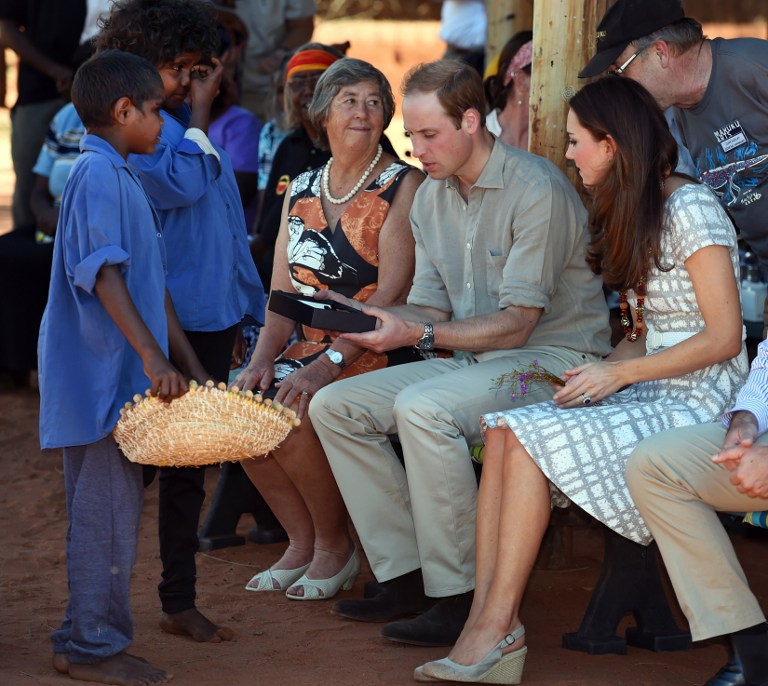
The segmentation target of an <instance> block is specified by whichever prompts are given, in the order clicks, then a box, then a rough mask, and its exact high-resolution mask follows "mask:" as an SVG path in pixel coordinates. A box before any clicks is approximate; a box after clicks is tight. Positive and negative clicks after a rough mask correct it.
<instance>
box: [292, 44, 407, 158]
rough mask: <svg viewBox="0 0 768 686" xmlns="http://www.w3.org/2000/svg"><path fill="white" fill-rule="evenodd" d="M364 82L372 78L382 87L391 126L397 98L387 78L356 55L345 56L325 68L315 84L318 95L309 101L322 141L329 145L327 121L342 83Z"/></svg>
mask: <svg viewBox="0 0 768 686" xmlns="http://www.w3.org/2000/svg"><path fill="white" fill-rule="evenodd" d="M363 81H372V82H373V83H375V84H376V85H377V86H378V87H379V97H380V98H381V106H382V108H383V110H384V128H385V129H386V128H387V127H388V126H389V123H390V122H391V121H392V117H393V116H394V114H395V97H394V95H392V86H390V85H389V81H387V77H386V76H384V74H382V73H381V72H380V71H379V70H378V69H376V67H374V66H373V65H372V64H369V63H368V62H364V61H363V60H358V59H355V58H354V57H344V58H343V59H340V60H338V61H337V62H334V63H333V64H332V65H331V66H330V67H328V69H326V70H325V71H324V72H323V74H322V76H321V77H320V79H319V81H318V82H317V86H315V94H314V95H313V96H312V102H311V103H310V104H309V111H308V113H307V114H308V116H309V121H310V122H311V123H312V126H313V127H314V128H315V130H316V131H317V132H318V137H319V142H320V144H321V145H322V147H324V148H326V149H327V148H328V136H327V135H326V133H325V123H326V122H327V121H328V114H329V112H330V111H331V103H332V102H333V99H334V98H335V97H336V96H337V95H338V94H339V91H340V90H341V88H342V86H352V85H354V84H357V83H361V82H363Z"/></svg>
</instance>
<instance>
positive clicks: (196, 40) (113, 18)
mask: <svg viewBox="0 0 768 686" xmlns="http://www.w3.org/2000/svg"><path fill="white" fill-rule="evenodd" d="M216 27H217V24H216V13H215V10H214V8H213V6H212V5H211V3H209V2H205V1H204V0H117V1H116V2H115V3H114V5H113V6H112V11H111V13H110V15H109V17H108V18H107V19H105V20H103V22H102V27H101V31H100V32H99V34H98V35H97V36H96V38H95V39H94V45H95V47H96V50H107V49H115V50H124V51H125V52H131V53H133V54H134V55H140V56H141V57H144V58H145V59H147V60H149V61H150V62H151V63H152V64H154V65H155V67H158V68H159V67H162V66H165V65H167V64H170V63H171V62H173V61H174V60H175V59H176V58H177V57H178V56H179V55H182V54H184V53H186V52H199V53H202V58H203V60H204V61H208V60H209V59H210V57H211V55H213V54H215V53H216V50H217V48H218V45H219V34H218V30H217V28H216Z"/></svg>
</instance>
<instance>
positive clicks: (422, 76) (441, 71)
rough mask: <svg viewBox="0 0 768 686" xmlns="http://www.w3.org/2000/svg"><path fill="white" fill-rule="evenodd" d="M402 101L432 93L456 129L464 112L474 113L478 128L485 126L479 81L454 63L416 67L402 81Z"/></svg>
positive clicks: (441, 61) (440, 62)
mask: <svg viewBox="0 0 768 686" xmlns="http://www.w3.org/2000/svg"><path fill="white" fill-rule="evenodd" d="M401 91H402V93H403V96H404V97H407V96H409V95H411V94H412V93H434V94H435V95H437V99H438V101H439V102H440V104H441V105H442V106H443V109H444V110H445V113H446V114H447V115H448V116H449V117H450V118H451V119H453V121H454V123H455V124H456V128H457V129H459V128H461V120H462V117H463V116H464V112H466V111H467V110H468V109H475V110H477V112H478V114H479V115H480V124H481V125H482V126H485V93H484V91H483V80H482V79H481V78H480V75H479V74H478V73H477V72H476V71H475V70H474V69H473V68H472V67H470V66H469V65H467V64H464V63H463V62H459V61H458V60H437V62H429V63H428V64H419V65H417V66H416V67H414V68H413V69H411V71H409V72H408V73H407V74H406V75H405V78H404V79H403V84H402V87H401Z"/></svg>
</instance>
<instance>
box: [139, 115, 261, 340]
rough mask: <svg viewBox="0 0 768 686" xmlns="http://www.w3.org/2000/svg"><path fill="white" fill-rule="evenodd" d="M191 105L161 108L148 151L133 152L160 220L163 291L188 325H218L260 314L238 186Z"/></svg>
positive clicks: (199, 327) (258, 284)
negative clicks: (197, 124)
mask: <svg viewBox="0 0 768 686" xmlns="http://www.w3.org/2000/svg"><path fill="white" fill-rule="evenodd" d="M189 114H190V112H189V108H188V107H186V106H185V107H183V108H181V110H179V111H177V112H175V113H174V114H170V113H168V112H166V111H163V118H164V119H165V123H164V124H163V130H162V134H161V136H160V143H159V144H158V145H157V148H156V150H155V153H154V154H153V155H130V156H129V158H128V159H129V162H130V164H131V166H132V167H134V168H135V169H136V170H137V171H138V174H139V178H140V179H141V182H142V184H143V185H144V188H145V189H146V191H147V193H148V194H149V197H150V198H151V199H152V202H153V204H154V206H155V209H156V210H157V212H158V216H159V217H160V223H161V225H162V227H163V235H164V238H165V245H166V249H167V251H168V290H169V291H170V293H171V298H172V299H173V304H174V306H175V308H176V312H177V314H178V315H179V320H180V321H181V325H182V327H183V328H184V329H185V330H187V331H222V330H224V329H226V328H229V327H230V326H233V325H234V324H237V323H238V322H240V321H241V320H242V319H243V317H244V316H245V315H250V316H251V317H253V318H254V319H256V320H257V321H259V322H263V321H264V300H265V298H264V288H263V287H262V285H261V279H260V278H259V274H258V272H257V271H256V267H255V265H254V263H253V258H252V257H251V253H250V250H249V248H248V237H247V234H246V228H245V218H244V216H243V206H242V202H241V200H240V192H239V191H238V188H237V182H236V180H235V174H234V171H233V170H232V164H231V163H230V161H229V157H228V156H227V154H226V153H225V152H224V151H223V150H222V149H221V148H218V147H216V146H215V145H214V144H213V143H211V141H210V140H209V139H208V137H207V136H206V135H205V134H204V133H203V132H202V131H200V130H199V129H194V128H193V129H187V124H188V122H189Z"/></svg>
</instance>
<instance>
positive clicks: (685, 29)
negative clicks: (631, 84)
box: [632, 17, 704, 54]
mask: <svg viewBox="0 0 768 686" xmlns="http://www.w3.org/2000/svg"><path fill="white" fill-rule="evenodd" d="M657 40H663V41H664V42H665V43H669V44H670V45H671V46H672V47H673V50H674V51H675V53H676V54H680V53H683V52H687V51H688V50H690V49H691V48H693V47H696V46H697V45H700V44H701V42H702V41H703V40H704V30H703V29H702V28H701V24H700V23H699V22H698V21H696V20H695V19H693V18H691V17H684V18H683V19H680V21H676V22H674V23H673V24H669V25H668V26H664V27H662V28H660V29H659V30H658V31H654V32H653V33H651V34H649V35H647V36H643V37H642V38H638V39H637V40H633V41H632V45H634V46H635V49H636V50H645V48H647V47H648V46H649V45H651V43H654V42H655V41H657Z"/></svg>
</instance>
